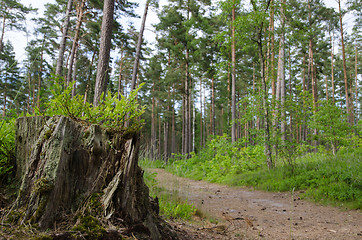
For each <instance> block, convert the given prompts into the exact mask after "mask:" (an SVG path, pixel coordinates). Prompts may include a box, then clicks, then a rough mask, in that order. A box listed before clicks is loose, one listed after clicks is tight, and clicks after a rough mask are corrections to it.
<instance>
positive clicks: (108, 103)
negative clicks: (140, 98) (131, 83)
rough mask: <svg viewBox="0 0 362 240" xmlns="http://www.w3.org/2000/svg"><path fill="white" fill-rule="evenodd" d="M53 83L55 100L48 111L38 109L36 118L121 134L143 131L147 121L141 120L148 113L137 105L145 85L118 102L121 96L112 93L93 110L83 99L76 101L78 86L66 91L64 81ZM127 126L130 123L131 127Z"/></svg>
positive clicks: (52, 100) (50, 102) (56, 80)
mask: <svg viewBox="0 0 362 240" xmlns="http://www.w3.org/2000/svg"><path fill="white" fill-rule="evenodd" d="M53 80H54V84H53V86H52V90H51V94H52V98H51V99H50V100H49V102H48V103H47V104H46V105H45V107H44V109H45V110H44V111H41V110H40V109H37V112H36V114H41V115H47V116H55V115H64V116H68V117H70V118H72V119H75V120H82V121H86V122H88V123H90V124H101V125H102V126H104V127H106V128H108V129H110V130H113V131H121V132H124V131H127V132H137V131H139V130H140V128H141V127H142V125H143V120H139V118H140V116H141V115H142V113H143V112H144V107H141V106H140V105H139V104H138V103H137V93H138V91H139V89H140V88H141V87H142V85H141V86H140V88H138V89H137V90H135V91H132V92H131V93H130V95H129V96H128V97H127V98H126V97H125V96H121V99H118V98H117V95H116V94H112V93H111V92H108V93H107V94H106V96H104V95H103V94H102V96H101V99H102V100H101V102H100V104H99V105H98V106H92V104H90V103H88V102H87V101H85V100H84V96H83V95H76V96H74V97H72V94H71V93H72V88H73V86H74V82H73V83H70V84H69V86H68V87H65V86H64V84H62V79H60V78H58V77H54V78H53ZM126 122H128V125H127V126H126Z"/></svg>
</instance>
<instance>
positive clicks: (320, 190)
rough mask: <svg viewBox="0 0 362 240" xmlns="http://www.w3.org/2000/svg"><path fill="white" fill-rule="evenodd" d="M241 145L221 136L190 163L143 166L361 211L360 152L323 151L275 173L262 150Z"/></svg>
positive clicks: (344, 149) (279, 165)
mask: <svg viewBox="0 0 362 240" xmlns="http://www.w3.org/2000/svg"><path fill="white" fill-rule="evenodd" d="M241 145H242V144H241V143H240V142H239V143H236V144H232V143H231V141H230V139H229V138H228V137H226V136H219V137H215V138H214V139H212V140H211V141H209V143H208V144H207V146H206V147H205V148H204V149H203V150H202V151H201V152H200V153H198V154H192V156H191V158H189V159H185V158H183V157H182V156H177V155H175V156H174V158H172V159H169V161H168V163H167V164H166V163H165V162H164V161H160V160H155V161H150V160H147V159H144V160H142V161H141V164H142V166H144V167H146V168H165V169H166V170H167V171H170V172H172V173H174V174H176V175H178V176H182V177H187V178H191V179H195V180H206V181H210V182H216V183H222V184H228V185H232V186H247V187H254V188H255V189H260V190H266V191H300V192H301V196H302V197H303V198H307V199H310V200H313V201H316V202H319V203H326V204H331V205H336V206H343V207H346V208H349V209H361V208H362V148H361V147H358V148H347V147H342V148H341V149H340V150H339V151H338V152H337V154H335V155H333V154H332V153H331V152H329V151H326V150H324V151H322V150H320V152H319V153H313V152H310V153H307V154H304V155H302V156H299V157H296V158H295V159H294V160H293V162H292V163H290V162H288V161H283V160H282V159H280V160H279V161H278V162H277V164H276V166H275V167H274V168H272V169H268V168H267V166H266V165H265V156H264V153H263V147H262V146H260V145H256V146H249V147H242V146H241Z"/></svg>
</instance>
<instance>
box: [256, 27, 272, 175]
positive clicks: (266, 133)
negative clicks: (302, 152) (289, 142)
mask: <svg viewBox="0 0 362 240" xmlns="http://www.w3.org/2000/svg"><path fill="white" fill-rule="evenodd" d="M257 44H258V52H259V59H260V70H261V82H262V88H263V90H262V91H263V110H264V152H265V156H266V161H267V165H268V168H269V169H270V168H273V167H274V165H273V160H272V155H271V150H270V148H271V147H270V129H269V108H268V89H267V85H266V80H265V67H264V58H263V45H262V28H261V27H260V28H259V29H258V36H257Z"/></svg>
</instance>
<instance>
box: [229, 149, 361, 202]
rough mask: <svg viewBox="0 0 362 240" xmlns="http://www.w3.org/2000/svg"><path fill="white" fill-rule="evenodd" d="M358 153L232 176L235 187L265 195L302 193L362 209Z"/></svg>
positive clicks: (315, 157) (347, 152)
mask: <svg viewBox="0 0 362 240" xmlns="http://www.w3.org/2000/svg"><path fill="white" fill-rule="evenodd" d="M361 156H362V149H361V148H358V149H343V150H341V151H340V152H339V153H338V154H337V155H336V156H331V155H328V154H309V155H307V156H305V157H303V158H299V159H297V160H296V165H295V166H294V168H293V171H291V166H289V165H282V166H279V167H276V168H275V169H272V170H268V169H262V170H259V171H255V172H249V173H246V174H243V175H239V176H235V177H234V181H233V183H234V184H236V185H246V186H255V187H257V188H258V189H263V190H268V191H291V190H292V189H295V190H306V192H305V196H306V197H310V198H312V199H314V200H316V201H322V202H323V201H326V202H328V201H331V202H335V203H337V204H338V205H342V204H347V205H348V207H350V208H357V209H361V208H362V201H361V199H362V185H361V183H362V174H361V172H362V157H361Z"/></svg>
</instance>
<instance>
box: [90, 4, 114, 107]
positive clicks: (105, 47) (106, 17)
mask: <svg viewBox="0 0 362 240" xmlns="http://www.w3.org/2000/svg"><path fill="white" fill-rule="evenodd" d="M114 2H115V0H104V6H103V18H102V27H101V41H100V49H99V58H98V67H97V77H96V84H95V88H94V99H93V105H94V106H98V104H99V102H100V100H101V99H100V98H101V94H102V92H105V91H106V88H107V75H108V73H107V72H108V64H109V57H110V50H111V38H112V28H113V27H112V26H113V13H114Z"/></svg>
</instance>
